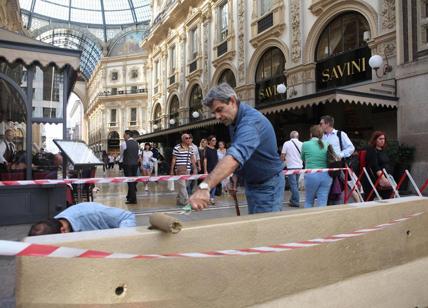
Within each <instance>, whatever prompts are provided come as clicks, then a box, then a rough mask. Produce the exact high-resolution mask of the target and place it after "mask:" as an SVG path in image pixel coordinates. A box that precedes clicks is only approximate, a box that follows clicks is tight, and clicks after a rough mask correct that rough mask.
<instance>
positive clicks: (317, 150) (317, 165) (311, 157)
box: [302, 125, 332, 208]
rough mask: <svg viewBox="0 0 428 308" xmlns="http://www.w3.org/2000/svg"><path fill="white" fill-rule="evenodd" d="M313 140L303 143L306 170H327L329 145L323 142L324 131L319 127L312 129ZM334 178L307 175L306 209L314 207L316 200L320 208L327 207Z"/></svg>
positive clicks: (323, 175)
mask: <svg viewBox="0 0 428 308" xmlns="http://www.w3.org/2000/svg"><path fill="white" fill-rule="evenodd" d="M310 135H311V140H309V141H306V142H303V145H302V160H303V161H304V162H305V166H306V169H321V168H327V149H328V143H327V142H325V141H323V140H322V137H323V131H322V129H321V127H320V126H319V125H313V126H312V127H311V129H310ZM331 183H332V178H331V177H330V175H329V174H328V173H327V172H320V173H308V174H305V197H306V199H305V208H308V207H313V206H314V201H315V198H316V199H317V204H318V207H322V206H326V205H327V200H328V193H329V191H330V186H331Z"/></svg>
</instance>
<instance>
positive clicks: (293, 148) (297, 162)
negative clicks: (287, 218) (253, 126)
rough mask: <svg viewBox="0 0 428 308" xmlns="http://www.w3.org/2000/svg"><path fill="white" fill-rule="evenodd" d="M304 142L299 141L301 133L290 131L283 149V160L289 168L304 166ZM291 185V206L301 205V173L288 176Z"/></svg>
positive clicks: (294, 168)
mask: <svg viewBox="0 0 428 308" xmlns="http://www.w3.org/2000/svg"><path fill="white" fill-rule="evenodd" d="M301 153H302V142H300V141H299V133H298V132H297V131H295V130H293V131H292V132H291V133H290V140H288V141H286V142H284V145H283V146H282V151H281V160H282V161H284V162H285V164H286V166H287V170H296V169H302V168H303V161H302V156H301ZM286 178H287V181H288V183H289V185H290V191H291V197H290V202H289V204H290V206H291V207H299V202H300V195H299V174H292V175H287V176H286Z"/></svg>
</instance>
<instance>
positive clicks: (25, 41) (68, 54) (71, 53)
mask: <svg viewBox="0 0 428 308" xmlns="http://www.w3.org/2000/svg"><path fill="white" fill-rule="evenodd" d="M80 54H81V52H80V51H78V50H72V49H65V48H59V47H54V46H52V45H50V44H46V43H43V42H40V41H37V40H34V39H32V38H29V37H26V36H24V35H21V34H17V33H14V32H10V31H7V30H5V29H0V56H1V57H4V58H5V59H6V60H7V61H8V62H9V63H13V62H15V61H16V60H18V59H19V60H21V61H23V62H24V63H25V64H26V65H30V64H32V63H33V62H39V63H40V64H41V65H42V66H48V65H49V64H54V65H56V66H57V67H59V68H62V67H63V66H65V65H70V66H71V67H72V68H73V69H74V70H76V71H78V70H79V65H80Z"/></svg>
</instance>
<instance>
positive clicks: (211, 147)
mask: <svg viewBox="0 0 428 308" xmlns="http://www.w3.org/2000/svg"><path fill="white" fill-rule="evenodd" d="M207 141H208V145H207V147H206V148H205V158H204V171H205V173H210V172H211V171H213V169H214V168H215V166H216V165H217V163H218V157H217V149H216V148H215V146H216V144H217V139H216V137H215V136H213V135H211V136H209V137H208V138H207ZM215 191H216V187H214V188H212V189H211V190H210V201H211V204H215V200H214V198H215Z"/></svg>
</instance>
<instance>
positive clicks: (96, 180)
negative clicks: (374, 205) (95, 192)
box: [0, 168, 346, 186]
mask: <svg viewBox="0 0 428 308" xmlns="http://www.w3.org/2000/svg"><path fill="white" fill-rule="evenodd" d="M339 170H346V169H345V168H333V169H301V170H284V172H283V173H284V174H285V175H292V174H308V173H320V172H328V171H339ZM206 176H207V174H196V175H161V176H134V177H113V178H89V179H63V180H29V181H0V186H23V185H55V184H110V183H114V184H117V183H128V182H165V181H178V180H197V179H204V178H205V177H206Z"/></svg>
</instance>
